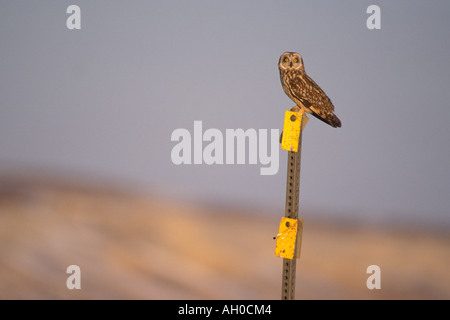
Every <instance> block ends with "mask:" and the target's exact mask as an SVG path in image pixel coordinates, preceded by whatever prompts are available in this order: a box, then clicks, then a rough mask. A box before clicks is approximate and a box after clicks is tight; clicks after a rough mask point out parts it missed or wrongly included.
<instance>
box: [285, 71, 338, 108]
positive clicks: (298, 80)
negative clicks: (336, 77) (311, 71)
mask: <svg viewBox="0 0 450 320" xmlns="http://www.w3.org/2000/svg"><path fill="white" fill-rule="evenodd" d="M289 84H290V87H291V88H290V89H291V93H292V94H293V95H294V96H295V97H296V98H297V99H299V100H301V101H302V102H303V101H306V104H309V105H311V106H312V107H314V109H316V110H320V111H322V112H333V111H334V106H333V103H331V100H330V98H328V96H327V95H326V94H325V92H323V90H322V89H321V88H320V87H319V86H318V85H317V83H315V82H314V80H313V79H311V78H310V77H309V76H308V75H306V74H304V75H303V76H301V77H294V78H292V79H291V81H290V83H289Z"/></svg>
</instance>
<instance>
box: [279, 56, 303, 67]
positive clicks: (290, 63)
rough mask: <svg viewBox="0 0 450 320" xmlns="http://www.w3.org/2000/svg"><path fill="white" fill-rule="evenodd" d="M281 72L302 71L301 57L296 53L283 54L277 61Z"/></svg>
mask: <svg viewBox="0 0 450 320" xmlns="http://www.w3.org/2000/svg"><path fill="white" fill-rule="evenodd" d="M278 68H279V69H280V71H281V70H293V69H294V70H304V68H303V59H302V56H301V55H300V54H299V53H297V52H285V53H283V54H282V55H281V57H280V60H279V61H278Z"/></svg>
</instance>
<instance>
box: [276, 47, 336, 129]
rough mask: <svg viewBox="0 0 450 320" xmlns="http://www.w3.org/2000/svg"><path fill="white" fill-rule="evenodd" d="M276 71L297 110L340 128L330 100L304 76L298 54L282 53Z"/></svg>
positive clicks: (303, 68) (303, 69)
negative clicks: (299, 109)
mask: <svg viewBox="0 0 450 320" xmlns="http://www.w3.org/2000/svg"><path fill="white" fill-rule="evenodd" d="M278 69H279V70H280V79H281V85H282V86H283V90H284V92H285V93H286V94H287V95H288V97H289V98H291V99H292V101H294V102H295V103H296V104H297V106H298V107H299V108H301V109H302V110H303V111H305V112H307V113H309V114H312V115H313V116H315V117H316V118H318V119H320V120H322V121H323V122H325V123H328V124H329V125H330V126H332V127H334V128H337V127H339V128H340V127H341V120H339V118H338V117H336V115H335V114H334V106H333V104H332V103H331V100H330V98H328V97H327V95H326V94H325V92H323V90H322V89H320V87H319V86H318V85H317V84H316V83H315V82H314V81H313V80H312V79H311V78H310V77H309V76H308V75H307V74H306V72H305V67H304V66H303V59H302V56H301V55H300V54H298V53H297V52H285V53H283V54H282V55H281V57H280V60H279V61H278Z"/></svg>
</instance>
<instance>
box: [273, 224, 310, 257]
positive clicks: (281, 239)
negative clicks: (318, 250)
mask: <svg viewBox="0 0 450 320" xmlns="http://www.w3.org/2000/svg"><path fill="white" fill-rule="evenodd" d="M302 231H303V219H290V218H281V222H280V228H279V230H278V234H277V244H276V247H275V256H277V257H282V258H286V259H298V258H299V257H300V248H301V239H302Z"/></svg>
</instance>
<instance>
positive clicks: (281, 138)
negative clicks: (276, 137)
mask: <svg viewBox="0 0 450 320" xmlns="http://www.w3.org/2000/svg"><path fill="white" fill-rule="evenodd" d="M281 141H283V131H281V134H280V143H281Z"/></svg>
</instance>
